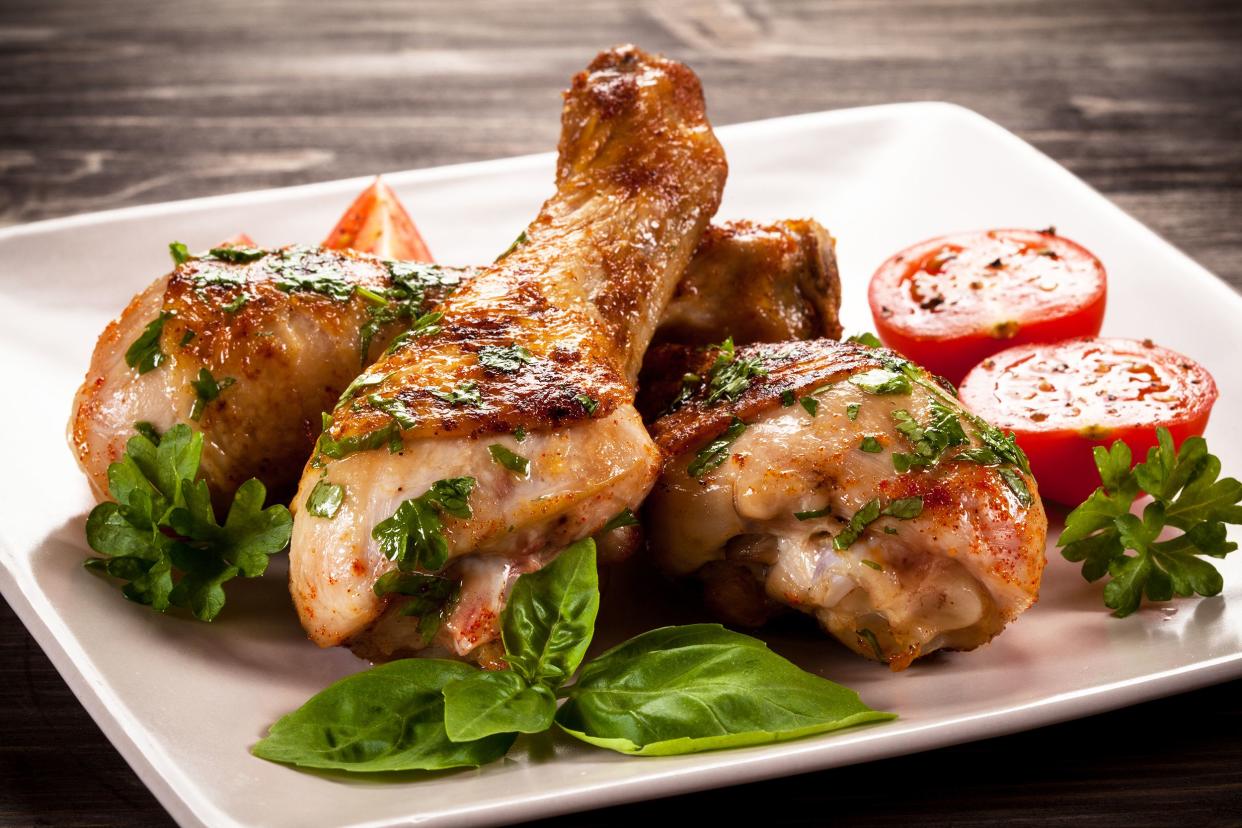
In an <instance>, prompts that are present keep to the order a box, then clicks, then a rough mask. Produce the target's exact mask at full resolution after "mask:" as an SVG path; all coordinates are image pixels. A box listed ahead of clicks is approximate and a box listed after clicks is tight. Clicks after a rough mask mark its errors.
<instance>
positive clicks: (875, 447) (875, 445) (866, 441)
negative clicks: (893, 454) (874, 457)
mask: <svg viewBox="0 0 1242 828" xmlns="http://www.w3.org/2000/svg"><path fill="white" fill-rule="evenodd" d="M858 447H859V448H860V449H862V450H863V451H865V452H867V453H868V454H879V453H880V452H882V451H884V446H882V445H880V441H879V440H877V439H875V438H874V437H872V436H871V435H870V434H868V435H867V436H866V437H864V438H862V442H861V443H860V444H859V445H858Z"/></svg>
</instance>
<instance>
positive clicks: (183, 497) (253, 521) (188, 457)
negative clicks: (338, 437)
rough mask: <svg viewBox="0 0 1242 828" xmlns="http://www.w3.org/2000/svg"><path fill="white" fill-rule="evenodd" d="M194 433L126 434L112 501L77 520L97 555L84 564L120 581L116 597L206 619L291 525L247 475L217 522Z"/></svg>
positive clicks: (111, 483) (112, 474)
mask: <svg viewBox="0 0 1242 828" xmlns="http://www.w3.org/2000/svg"><path fill="white" fill-rule="evenodd" d="M202 451H203V435H202V434H199V433H197V432H192V431H191V430H190V428H189V427H188V426H186V425H184V424H179V425H176V426H173V427H172V428H171V429H169V430H168V431H167V432H166V433H165V434H163V435H162V436H159V437H158V441H156V440H152V439H151V437H150V436H148V435H147V434H145V433H140V434H136V435H134V436H133V437H131V438H130V439H129V443H128V444H127V445H126V447H125V455H124V456H123V457H122V458H121V459H120V460H118V461H117V462H115V463H113V464H112V465H110V466H109V467H108V491H109V492H110V493H111V495H112V497H113V498H114V502H108V503H101V504H99V505H98V506H96V507H95V508H94V509H93V510H91V513H90V516H89V517H88V518H87V520H86V541H87V543H88V544H90V547H91V549H94V550H95V551H96V552H99V553H101V554H102V555H104V556H105V557H101V558H88V559H87V561H86V566H87V567H88V568H90V569H93V570H95V571H98V572H102V573H104V574H106V575H110V576H112V577H114V578H118V579H120V580H122V581H125V582H126V583H125V585H124V586H123V587H122V588H121V592H122V594H123V595H124V596H125V597H126V598H128V599H130V600H131V601H135V602H137V603H139V604H146V605H147V606H149V607H151V608H152V609H154V610H157V611H158V612H164V611H166V610H167V609H168V608H169V607H184V608H186V609H189V610H190V611H191V613H193V615H194V617H195V618H198V619H199V620H200V621H211V620H212V619H213V618H215V617H216V616H217V615H218V614H219V613H220V610H221V608H222V607H223V606H224V584H225V582H227V581H229V580H231V579H232V578H236V577H239V576H240V577H243V578H255V577H258V576H259V575H262V574H263V572H264V571H265V570H266V569H267V562H268V558H269V557H270V556H272V555H275V554H276V553H278V552H280V551H281V550H283V549H284V548H285V547H286V546H287V545H288V543H289V537H290V534H291V533H292V531H293V519H292V518H291V517H290V515H289V510H288V509H286V508H285V507H284V506H280V505H275V506H269V507H267V508H266V509H264V508H263V501H264V499H265V498H266V496H267V490H266V489H265V488H264V486H263V484H262V483H260V482H259V481H258V480H254V479H251V480H247V481H246V482H245V483H243V484H242V485H241V487H239V488H238V490H237V492H236V494H234V496H233V504H232V506H231V507H230V508H229V512H228V516H227V517H226V518H225V521H224V524H223V525H220V524H219V523H217V522H216V516H215V512H214V510H213V509H212V505H211V493H210V492H209V491H208V488H207V483H206V481H203V480H197V481H196V480H195V478H196V477H197V476H198V466H199V461H200V458H201V456H202Z"/></svg>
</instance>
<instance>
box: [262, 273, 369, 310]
mask: <svg viewBox="0 0 1242 828" xmlns="http://www.w3.org/2000/svg"><path fill="white" fill-rule="evenodd" d="M280 274H281V275H280V276H279V277H278V278H276V279H274V280H272V284H273V285H275V286H276V287H277V288H278V289H280V290H283V291H284V292H285V293H295V292H296V293H318V294H320V295H322V296H329V297H331V298H333V299H336V300H338V301H342V302H343V301H345V300H346V299H349V298H350V297H351V296H353V295H354V293H355V292H358V293H362V292H363V291H364V290H365V288H363V287H362V286H361V285H354V284H353V283H352V282H349V281H347V280H346V279H345V278H344V277H343V276H341V274H340V273H337V272H333V271H311V272H310V273H301V272H298V271H295V270H293V269H292V268H288V267H286V268H282V269H281V270H280ZM368 293H369V291H368ZM371 295H372V296H374V295H375V294H371ZM381 298H382V297H381Z"/></svg>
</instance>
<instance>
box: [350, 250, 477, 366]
mask: <svg viewBox="0 0 1242 828" xmlns="http://www.w3.org/2000/svg"><path fill="white" fill-rule="evenodd" d="M385 265H386V266H387V268H388V275H389V279H390V281H391V285H390V286H389V287H387V288H385V289H384V290H382V291H380V293H378V294H377V293H375V292H374V291H367V293H366V294H364V296H365V298H367V299H368V300H369V301H370V302H371V304H370V305H369V306H368V307H367V321H366V322H364V323H363V325H362V327H361V328H360V329H359V331H358V344H359V351H360V352H361V359H362V362H363V364H365V363H366V359H367V352H368V351H369V350H370V347H371V340H372V339H373V338H374V337H375V334H376V333H378V332H379V330H380V328H382V327H383V326H384V325H387V324H389V323H391V322H395V321H397V320H399V319H412V320H417V321H415V323H414V327H413V328H411V331H414V330H415V329H419V328H420V326H421V329H420V330H418V332H417V333H414V334H413V336H431V335H433V334H435V333H438V332H439V330H440V329H439V327H438V325H437V324H436V323H438V322H439V321H440V318H441V316H442V315H441V314H438V313H437V314H436V316H435V318H434V319H428V316H427V315H426V314H423V313H422V311H423V307H424V305H425V304H427V298H428V297H427V292H428V291H429V290H431V289H433V288H438V289H440V291H441V294H440V295H438V296H437V297H436V298H438V299H440V298H443V297H444V296H447V295H448V294H449V293H451V292H452V291H453V289H454V288H456V286H457V285H458V284H460V283H461V276H460V275H459V274H457V273H454V272H452V271H450V270H445V269H444V268H442V267H440V266H439V265H433V264H422V263H418V262H385ZM425 319H428V321H426V322H424V320H425ZM411 338H412V337H411V336H406V337H405V338H401V337H398V340H400V341H399V342H398V341H396V340H394V342H393V343H392V344H391V345H389V346H388V348H389V350H388V352H389V353H391V352H392V351H393V350H396V348H397V347H399V346H400V345H402V344H404V343H406V342H408V341H410V339H411Z"/></svg>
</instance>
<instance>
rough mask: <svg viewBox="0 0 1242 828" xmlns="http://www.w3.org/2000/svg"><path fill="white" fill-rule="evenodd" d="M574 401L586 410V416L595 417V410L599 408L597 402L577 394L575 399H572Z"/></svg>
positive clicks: (584, 395)
mask: <svg viewBox="0 0 1242 828" xmlns="http://www.w3.org/2000/svg"><path fill="white" fill-rule="evenodd" d="M574 400H575V401H576V402H578V403H579V404H580V405H581V406H582V407H583V408H584V409H585V410H586V413H587V414H589V415H591V416H595V411H596V409H598V408H599V401H598V400H594V399H592V398H591V397H588V396H587V395H586V394H578V395H577V396H576V397H574Z"/></svg>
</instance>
